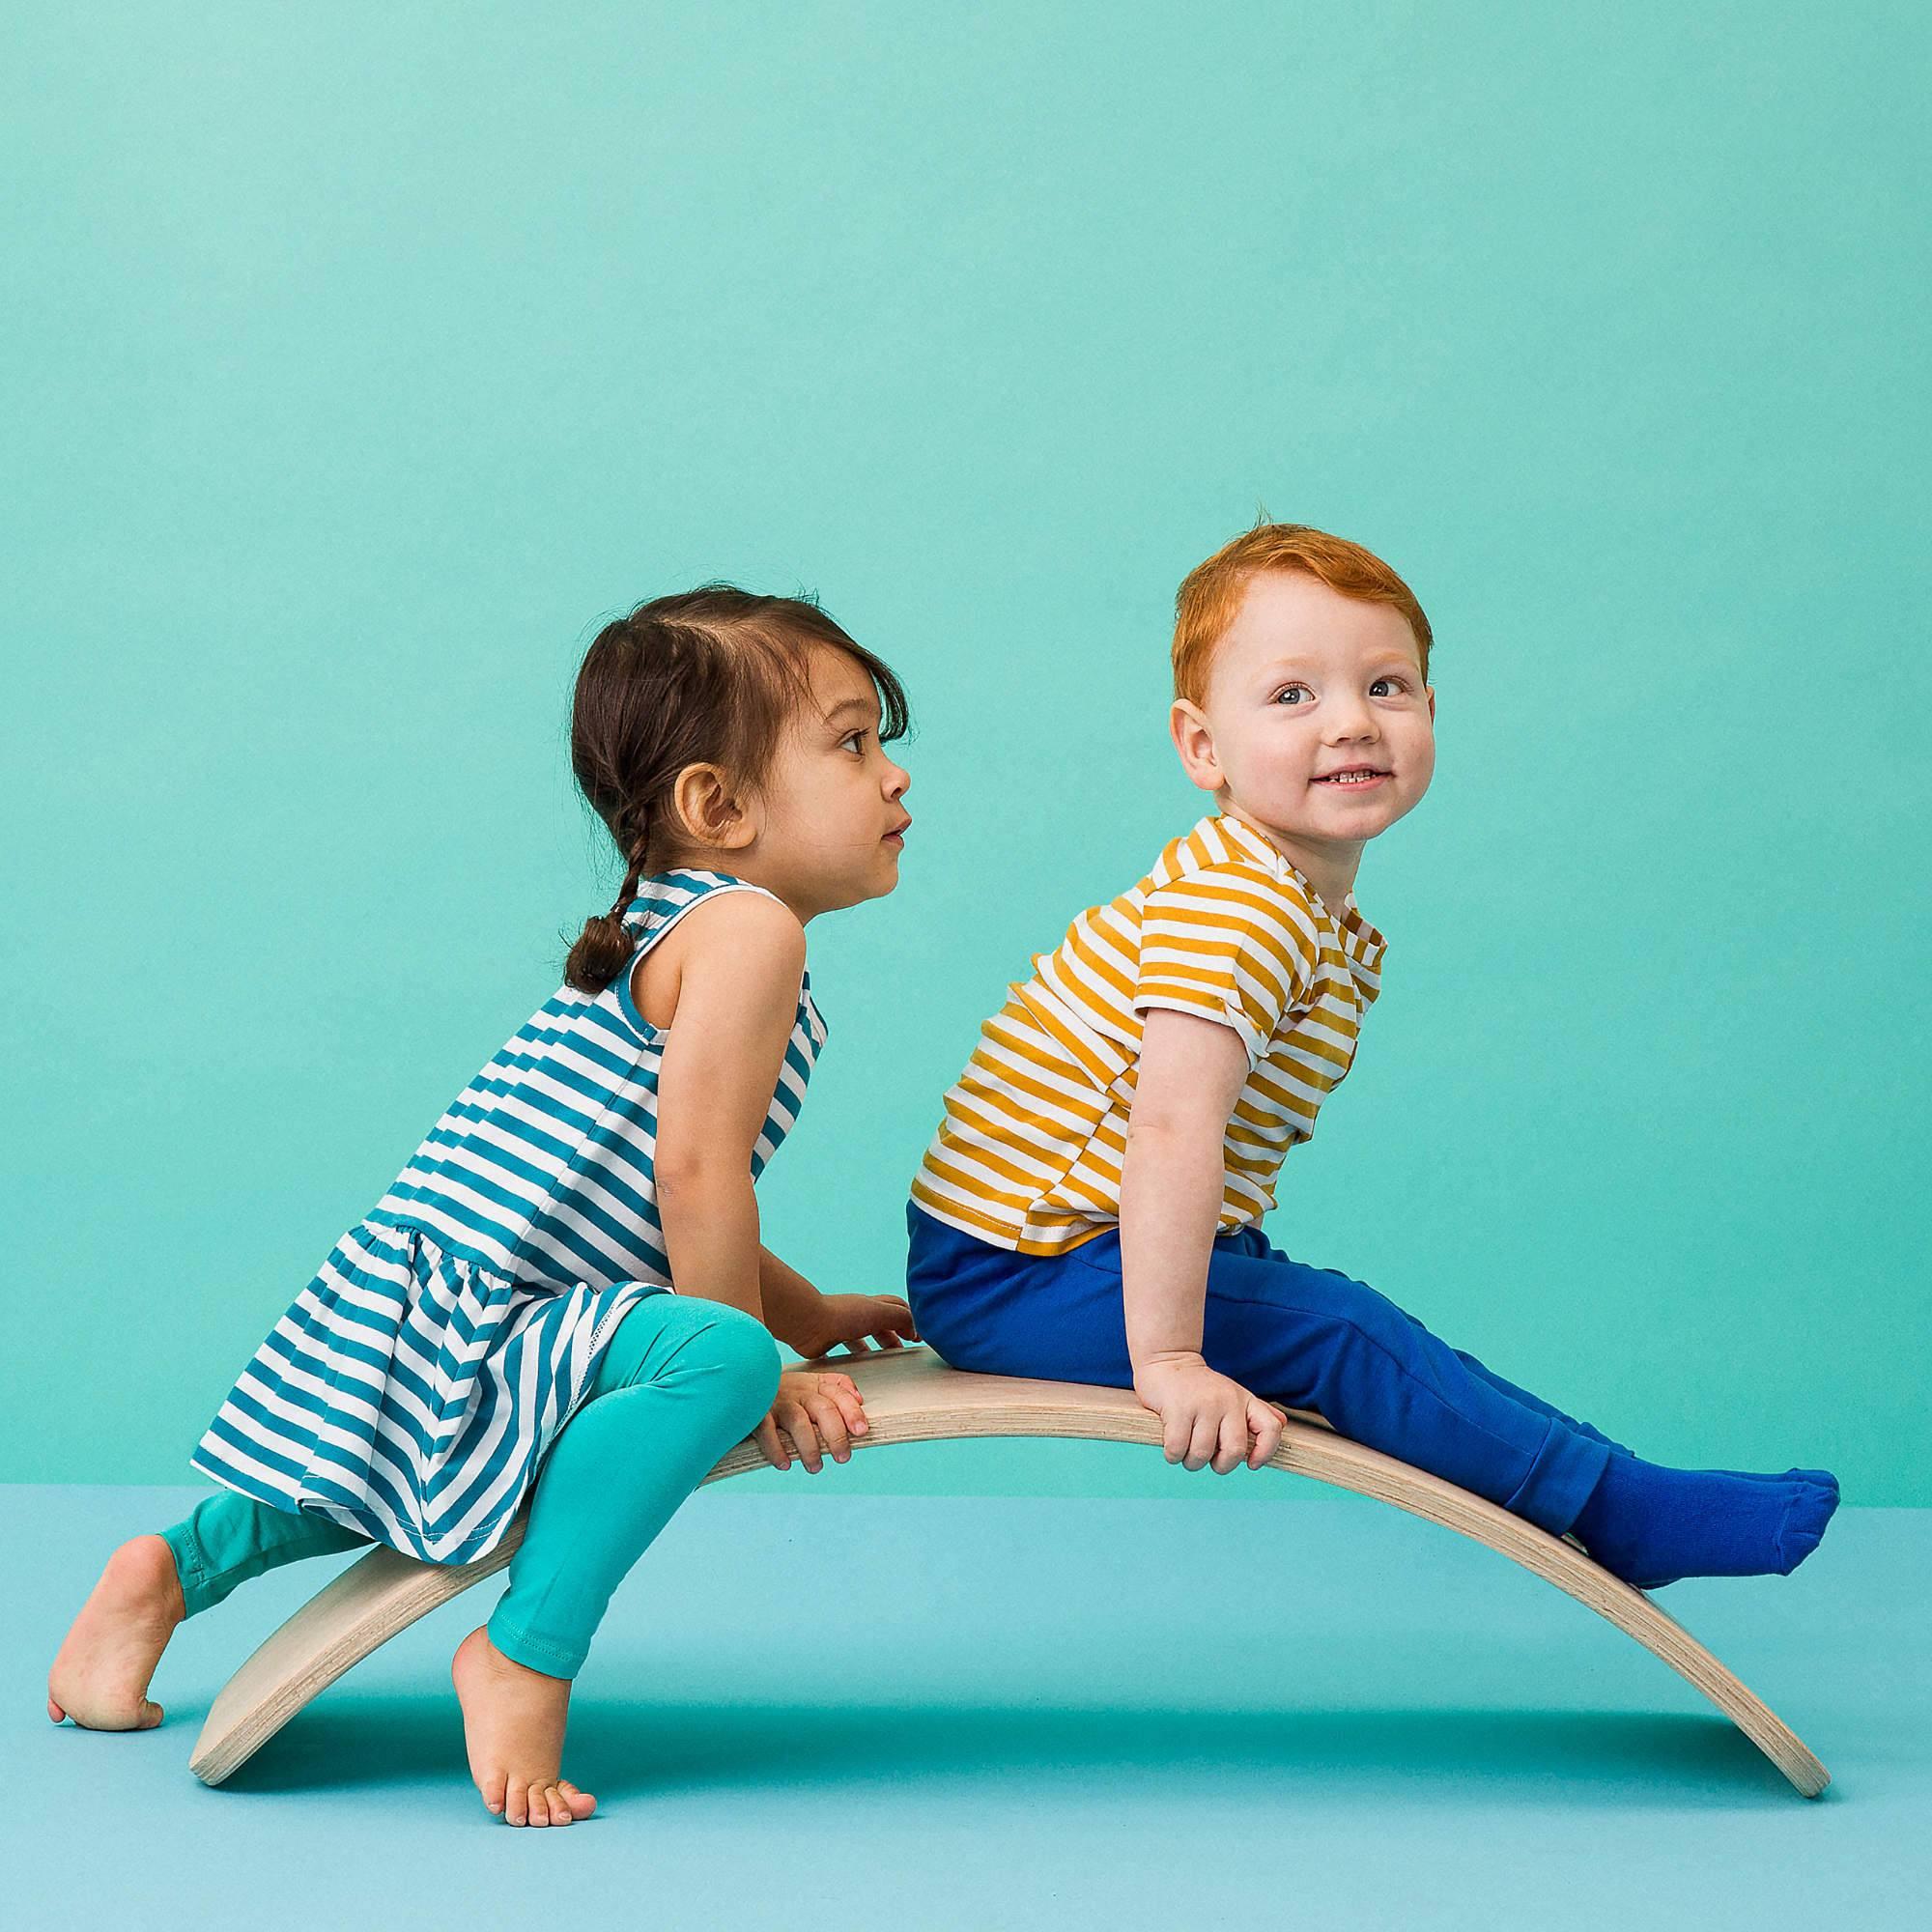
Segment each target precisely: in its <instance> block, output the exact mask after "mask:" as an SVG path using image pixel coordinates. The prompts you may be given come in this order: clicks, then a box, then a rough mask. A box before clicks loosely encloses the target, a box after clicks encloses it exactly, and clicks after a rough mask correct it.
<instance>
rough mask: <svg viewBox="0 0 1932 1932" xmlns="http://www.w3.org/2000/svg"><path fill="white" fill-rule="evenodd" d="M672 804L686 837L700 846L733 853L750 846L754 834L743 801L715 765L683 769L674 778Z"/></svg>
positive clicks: (754, 828)
mask: <svg viewBox="0 0 1932 1932" xmlns="http://www.w3.org/2000/svg"><path fill="white" fill-rule="evenodd" d="M671 803H672V805H673V806H674V807H675V808H676V810H677V815H678V817H679V818H680V819H681V820H682V821H683V824H684V831H685V836H686V837H687V838H693V839H695V840H696V842H697V843H698V844H700V845H717V846H722V847H723V848H724V849H725V851H727V852H731V851H736V850H737V848H738V847H739V846H741V845H749V844H750V843H751V842H752V839H753V837H754V836H755V834H756V832H757V826H756V824H755V823H754V822H753V817H752V814H751V812H750V811H748V810H746V808H745V803H744V801H743V799H741V798H740V797H739V796H738V794H737V793H736V792H734V791H733V790H732V789H731V784H730V781H729V779H728V778H727V777H726V775H725V772H723V771H722V770H721V769H720V768H719V767H718V766H716V765H686V766H685V768H684V769H683V771H681V772H679V773H678V775H677V783H676V785H675V786H674V787H673V788H672V791H671Z"/></svg>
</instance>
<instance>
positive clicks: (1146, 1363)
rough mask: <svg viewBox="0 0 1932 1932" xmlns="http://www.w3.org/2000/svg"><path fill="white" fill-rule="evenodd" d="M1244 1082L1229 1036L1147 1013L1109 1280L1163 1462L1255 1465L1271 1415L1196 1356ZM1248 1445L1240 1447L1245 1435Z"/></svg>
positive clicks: (1169, 1013) (1166, 1013)
mask: <svg viewBox="0 0 1932 1932" xmlns="http://www.w3.org/2000/svg"><path fill="white" fill-rule="evenodd" d="M1247 1076H1248V1062H1247V1055H1246V1052H1245V1050H1244V1048H1243V1046H1242V1044H1241V1038H1240V1036H1239V1035H1238V1034H1236V1032H1235V1031H1234V1029H1233V1028H1232V1027H1226V1026H1222V1025H1221V1024H1220V1023H1219V1022H1218V1021H1215V1020H1209V1019H1204V1018H1201V1017H1199V1016H1198V1015H1196V1014H1193V1013H1183V1012H1177V1011H1174V1010H1172V1009H1168V1008H1154V1009H1151V1010H1150V1011H1149V1013H1148V1016H1147V1023H1146V1026H1145V1029H1144V1031H1143V1033H1142V1036H1141V1056H1140V1064H1139V1066H1138V1068H1137V1069H1136V1074H1135V1086H1134V1098H1133V1104H1132V1107H1131V1109H1130V1110H1129V1114H1128V1120H1127V1151H1126V1158H1125V1159H1124V1161H1123V1162H1122V1170H1121V1273H1122V1298H1123V1300H1124V1302H1125V1314H1126V1325H1127V1353H1128V1355H1129V1357H1130V1358H1131V1360H1132V1362H1133V1369H1134V1393H1135V1394H1136V1395H1138V1396H1139V1397H1140V1399H1141V1401H1142V1402H1143V1403H1144V1404H1145V1405H1146V1406H1148V1407H1149V1408H1151V1409H1153V1410H1154V1411H1155V1412H1156V1413H1157V1414H1158V1415H1159V1416H1160V1419H1161V1422H1162V1424H1163V1425H1164V1427H1163V1432H1162V1434H1163V1442H1164V1446H1165V1448H1166V1452H1167V1460H1168V1461H1169V1462H1170V1463H1183V1462H1184V1463H1186V1465H1187V1467H1188V1468H1190V1469H1198V1468H1200V1467H1201V1466H1202V1465H1203V1464H1204V1463H1208V1462H1210V1461H1211V1462H1212V1463H1213V1464H1214V1467H1215V1468H1216V1469H1217V1470H1218V1471H1220V1472H1221V1473H1223V1474H1225V1473H1226V1472H1227V1471H1228V1470H1230V1469H1232V1468H1234V1467H1235V1465H1236V1463H1240V1462H1242V1461H1246V1462H1247V1463H1249V1464H1250V1465H1251V1466H1253V1467H1255V1468H1259V1467H1260V1466H1261V1464H1262V1463H1265V1462H1266V1461H1267V1459H1268V1458H1269V1457H1270V1456H1272V1455H1273V1454H1274V1451H1275V1447H1276V1445H1277V1444H1278V1443H1279V1441H1280V1439H1281V1428H1282V1422H1283V1420H1284V1418H1283V1417H1282V1416H1281V1414H1280V1412H1279V1411H1278V1410H1277V1409H1275V1408H1273V1407H1272V1406H1270V1405H1268V1404H1267V1403H1264V1402H1263V1401H1261V1400H1260V1399H1259V1398H1258V1397H1256V1396H1254V1395H1251V1394H1250V1393H1249V1392H1248V1391H1247V1390H1246V1389H1244V1388H1243V1387H1242V1386H1241V1385H1240V1384H1239V1383H1238V1382H1236V1381H1234V1380H1232V1379H1230V1378H1228V1377H1226V1376H1223V1375H1219V1374H1217V1373H1216V1372H1215V1371H1214V1370H1212V1369H1210V1368H1209V1367H1208V1364H1207V1361H1206V1359H1205V1358H1204V1357H1203V1355H1202V1353H1201V1337H1202V1323H1203V1320H1204V1317H1205V1314H1206V1310H1207V1303H1208V1253H1209V1250H1210V1248H1211V1246H1212V1244H1213V1240H1214V1231H1215V1228H1216V1226H1217V1225H1218V1223H1219V1220H1220V1214H1221V1199H1222V1187H1223V1181H1224V1174H1223V1168H1222V1144H1223V1140H1224V1137H1225V1136H1226V1133H1227V1130H1228V1119H1229V1116H1230V1115H1231V1114H1232V1113H1233V1112H1234V1109H1235V1102H1236V1100H1237V1099H1238V1098H1239V1097H1240V1093H1241V1088H1242V1086H1243V1084H1244V1083H1245V1082H1246V1080H1247ZM1250 1435H1252V1436H1253V1437H1254V1441H1253V1443H1252V1445H1251V1444H1250V1439H1249V1438H1250Z"/></svg>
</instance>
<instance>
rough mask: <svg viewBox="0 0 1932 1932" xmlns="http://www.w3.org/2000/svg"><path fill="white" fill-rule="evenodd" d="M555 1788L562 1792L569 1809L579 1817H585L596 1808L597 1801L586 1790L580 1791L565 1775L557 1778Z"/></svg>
mask: <svg viewBox="0 0 1932 1932" xmlns="http://www.w3.org/2000/svg"><path fill="white" fill-rule="evenodd" d="M556 1788H557V1789H558V1790H559V1791H560V1792H562V1793H563V1795H564V1798H565V1800H566V1802H567V1803H568V1804H569V1805H570V1808H571V1810H572V1811H573V1812H574V1813H575V1814H576V1816H578V1817H579V1818H587V1817H589V1816H590V1814H591V1812H593V1811H594V1810H596V1808H597V1801H596V1799H594V1798H593V1797H591V1795H590V1794H589V1792H587V1791H580V1790H578V1788H577V1786H576V1785H574V1784H573V1783H571V1781H570V1779H569V1778H567V1777H563V1778H559V1779H558V1780H557V1786H556Z"/></svg>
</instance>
